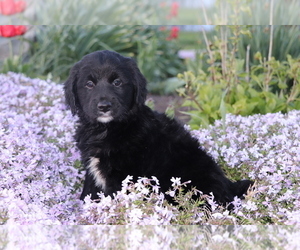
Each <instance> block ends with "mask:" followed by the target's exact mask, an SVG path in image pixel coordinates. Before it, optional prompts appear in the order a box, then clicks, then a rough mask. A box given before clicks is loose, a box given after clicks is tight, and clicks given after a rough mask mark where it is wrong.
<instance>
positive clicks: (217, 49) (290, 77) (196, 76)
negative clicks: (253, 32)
mask: <svg viewBox="0 0 300 250" xmlns="http://www.w3.org/2000/svg"><path fill="white" fill-rule="evenodd" d="M218 28H219V30H220V33H221V37H222V38H223V39H217V38H215V39H214V41H212V42H211V43H210V45H209V44H208V43H209V42H208V40H207V45H208V46H207V52H202V54H201V56H200V57H201V58H202V59H203V60H204V59H206V64H207V67H206V68H205V67H203V69H198V71H196V72H185V73H184V74H180V75H179V78H180V79H183V80H184V81H185V83H186V86H185V88H181V89H179V93H180V95H182V96H184V97H185V98H186V99H187V100H186V101H185V103H184V104H183V105H184V106H188V107H190V108H191V109H192V110H191V111H189V112H188V114H190V115H191V125H192V127H193V128H198V127H199V126H200V125H204V126H207V125H208V124H211V123H213V122H214V121H215V120H217V119H220V118H223V119H225V115H226V113H228V112H229V113H233V114H240V115H245V116H247V115H252V114H257V113H260V114H266V113H270V112H271V113H274V112H279V111H282V112H288V111H289V110H292V109H300V102H299V97H300V59H293V58H292V57H291V56H290V55H288V56H287V58H286V61H282V62H280V61H278V60H276V59H275V58H274V57H271V54H270V53H269V55H268V59H266V58H263V56H262V55H261V53H260V52H257V53H256V54H255V56H254V57H255V59H256V60H257V65H252V66H251V67H250V63H249V59H248V58H249V56H246V58H245V59H239V58H238V56H237V52H238V45H239V42H240V37H241V36H242V35H243V34H247V35H248V34H249V30H248V29H247V27H243V26H242V27H241V26H230V27H229V28H230V29H231V33H232V34H233V35H232V36H231V37H229V39H228V40H227V39H224V36H225V37H226V35H224V34H227V31H228V28H227V27H218ZM204 35H205V34H204ZM206 39H207V38H206Z"/></svg>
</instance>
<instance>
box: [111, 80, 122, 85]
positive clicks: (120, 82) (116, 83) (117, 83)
mask: <svg viewBox="0 0 300 250" xmlns="http://www.w3.org/2000/svg"><path fill="white" fill-rule="evenodd" d="M112 85H114V86H116V87H120V86H121V85H122V81H121V80H120V79H115V80H114V81H113V82H112Z"/></svg>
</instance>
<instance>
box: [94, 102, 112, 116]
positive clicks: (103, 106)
mask: <svg viewBox="0 0 300 250" xmlns="http://www.w3.org/2000/svg"><path fill="white" fill-rule="evenodd" d="M111 106H112V104H111V102H109V101H102V102H99V103H98V105H97V108H98V110H99V111H100V112H102V113H107V112H109V111H110V110H111Z"/></svg>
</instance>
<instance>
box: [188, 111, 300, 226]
mask: <svg viewBox="0 0 300 250" xmlns="http://www.w3.org/2000/svg"><path fill="white" fill-rule="evenodd" d="M191 133H192V134H193V136H195V137H196V138H197V139H198V140H199V143H200V144H201V145H203V148H204V149H205V150H207V151H208V153H209V154H211V155H212V156H213V157H214V158H215V159H216V160H217V161H218V162H221V163H223V165H226V166H228V169H229V170H230V169H231V170H235V172H236V173H237V174H239V176H240V177H242V178H250V179H252V180H255V181H256V188H255V190H254V192H253V193H252V195H254V197H252V199H248V200H247V201H246V202H244V203H241V202H240V201H239V200H238V199H236V200H235V201H234V204H236V210H238V211H239V213H240V215H242V216H245V217H247V218H248V219H251V220H253V219H258V218H260V219H264V218H268V220H269V222H273V223H284V224H300V217H299V210H300V182H299V179H300V112H299V111H290V112H289V113H288V114H285V115H284V114H280V113H276V114H266V115H253V116H249V117H242V116H234V115H230V114H229V115H227V117H226V122H225V124H224V123H223V122H222V121H217V122H216V123H215V124H214V125H213V126H210V127H209V128H208V129H202V130H199V131H192V132H191ZM229 172H230V171H229ZM254 193H255V194H254ZM241 208H243V211H244V212H248V213H249V212H250V213H249V214H248V215H245V214H242V211H241ZM262 210H264V211H265V213H264V214H262V213H261V211H262ZM253 222H255V220H254V221H253Z"/></svg>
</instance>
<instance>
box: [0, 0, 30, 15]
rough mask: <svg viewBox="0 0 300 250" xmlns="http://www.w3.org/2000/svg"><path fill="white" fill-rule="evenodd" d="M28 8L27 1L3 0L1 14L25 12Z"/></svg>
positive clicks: (0, 8)
mask: <svg viewBox="0 0 300 250" xmlns="http://www.w3.org/2000/svg"><path fill="white" fill-rule="evenodd" d="M25 8H26V2H25V1H22V0H21V1H14V0H2V1H0V14H2V15H13V14H16V13H20V12H23V11H24V10H25Z"/></svg>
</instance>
